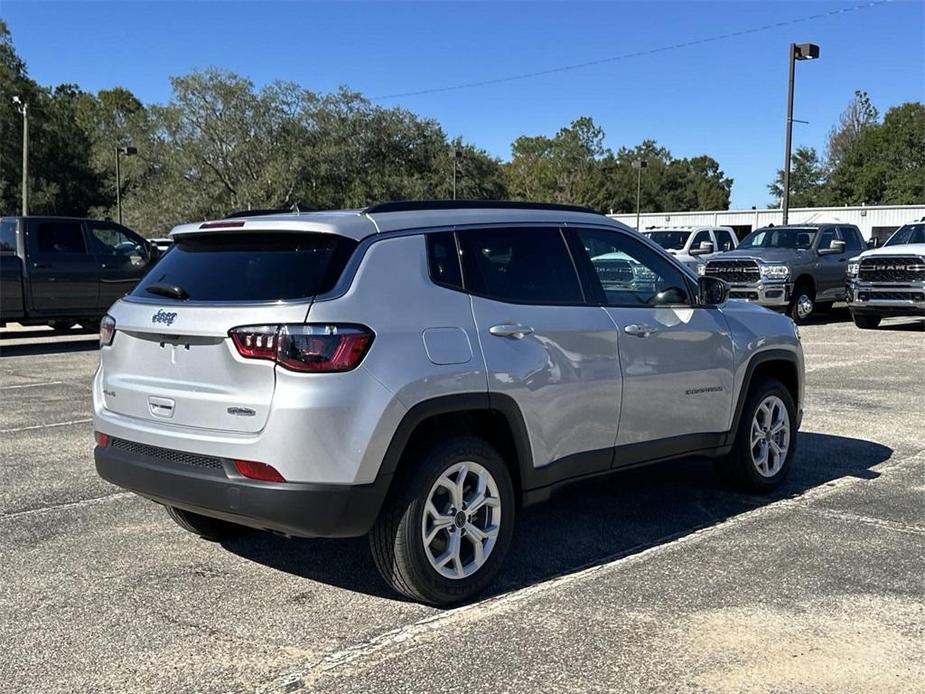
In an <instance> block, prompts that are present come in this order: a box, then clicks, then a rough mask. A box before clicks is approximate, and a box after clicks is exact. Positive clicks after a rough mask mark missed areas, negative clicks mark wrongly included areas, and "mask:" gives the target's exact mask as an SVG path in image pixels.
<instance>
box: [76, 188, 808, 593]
mask: <svg viewBox="0 0 925 694" xmlns="http://www.w3.org/2000/svg"><path fill="white" fill-rule="evenodd" d="M172 238H173V240H174V242H175V243H174V245H173V247H172V248H171V250H170V251H168V252H167V253H166V254H165V256H164V257H163V258H162V259H161V260H160V261H159V262H158V264H157V265H156V266H154V268H153V269H152V270H151V271H150V272H149V274H148V275H147V276H146V277H145V278H144V279H143V280H142V281H141V283H140V284H139V285H138V286H137V287H136V289H135V290H134V291H133V292H132V293H131V294H130V295H129V296H127V297H125V298H124V299H122V300H120V301H118V302H116V304H115V305H113V306H112V308H111V309H110V311H109V315H108V316H107V317H106V319H105V320H104V322H103V325H102V330H101V336H100V338H101V343H102V346H101V355H100V367H99V371H98V372H97V374H96V378H95V381H94V385H93V401H94V411H95V418H94V422H95V429H96V443H97V445H96V449H95V457H96V466H97V470H98V472H99V474H100V475H102V477H104V478H105V479H107V480H109V481H110V482H112V483H114V484H116V485H119V486H121V487H124V488H126V489H130V490H132V491H135V492H137V493H138V494H141V495H142V496H145V497H148V498H150V499H153V500H154V501H157V502H159V503H161V504H163V505H164V506H166V507H167V511H168V512H169V514H170V515H171V516H172V517H173V519H174V520H175V521H177V522H178V523H179V524H180V525H181V526H182V527H184V528H185V529H187V530H189V531H191V532H194V533H197V534H199V535H201V536H203V537H206V538H209V539H214V540H220V539H223V538H227V537H229V536H232V535H234V534H236V533H239V532H242V531H243V530H244V528H243V526H249V527H251V528H258V529H262V530H269V531H272V532H276V533H280V534H283V535H287V536H302V537H353V536H360V535H364V534H368V535H369V538H370V544H371V547H372V553H373V556H374V558H375V561H376V564H377V565H378V568H379V570H380V571H381V573H382V575H383V577H384V578H385V580H386V581H387V582H388V583H389V584H390V585H391V586H392V587H393V588H394V589H396V590H397V591H399V592H401V593H403V594H405V595H407V596H409V597H411V598H413V599H416V600H421V601H425V602H430V603H435V604H449V603H453V602H458V601H461V600H464V599H467V598H469V597H470V596H472V595H474V594H476V593H477V592H479V591H480V590H481V589H483V588H484V587H485V586H486V584H488V582H489V581H490V580H491V579H492V577H493V576H494V575H495V574H496V573H497V572H498V570H499V568H500V566H501V564H502V562H503V560H504V557H505V554H506V553H507V551H508V547H509V545H510V543H511V536H512V531H513V526H514V519H515V517H516V515H517V512H518V510H519V509H520V508H521V506H523V505H525V504H531V503H535V502H537V501H542V500H544V499H546V498H548V497H549V495H550V493H551V492H552V491H553V490H554V489H555V488H556V487H558V486H559V485H561V484H563V483H566V482H570V481H573V480H578V479H585V478H589V477H593V476H595V475H601V474H605V473H609V472H612V471H616V470H621V469H625V468H629V467H635V466H638V465H642V464H645V463H652V462H657V461H663V460H668V459H672V458H679V457H683V456H689V455H698V456H708V457H712V458H716V459H717V460H718V461H719V463H720V468H721V469H722V470H724V471H726V472H727V473H728V474H729V475H730V477H731V478H732V479H734V480H736V481H737V482H738V483H740V484H741V485H742V486H744V487H746V488H748V489H750V490H752V491H764V490H770V489H772V488H774V487H775V486H776V485H778V484H779V483H780V482H781V480H782V479H783V478H784V476H785V475H786V474H787V472H788V469H789V467H790V464H791V461H792V459H793V456H794V451H795V447H796V432H797V429H798V427H799V424H800V419H801V413H802V409H801V404H802V402H803V354H802V350H801V347H800V342H799V338H798V335H797V332H796V330H795V327H794V324H793V322H792V321H791V320H790V319H789V318H787V317H785V316H781V315H778V314H775V313H773V312H771V311H768V310H766V309H763V308H761V307H757V306H753V305H749V304H746V303H739V302H733V303H730V304H728V305H727V304H725V298H726V291H727V286H726V284H725V283H724V282H722V281H721V280H717V279H715V278H711V277H702V278H699V280H698V278H697V276H696V275H695V274H694V273H693V272H691V271H690V270H688V269H687V268H685V267H684V266H683V265H681V264H680V263H678V262H677V261H676V260H675V259H673V258H672V257H671V256H670V255H669V254H668V253H666V252H665V251H664V250H663V249H661V248H660V247H658V246H657V245H656V244H654V243H652V242H650V241H648V240H646V239H643V238H641V237H640V236H639V235H638V234H636V233H635V232H633V231H632V230H630V229H629V228H628V227H625V226H623V225H621V224H619V223H617V222H614V221H612V220H610V219H608V218H606V217H603V216H601V215H598V214H595V213H593V212H591V211H589V210H585V209H582V208H574V207H567V206H555V205H541V204H531V203H489V202H480V203H474V202H430V203H428V202H400V203H386V204H380V205H375V206H372V207H369V208H367V209H364V210H358V211H339V212H319V213H310V214H304V213H302V214H299V213H294V214H280V215H274V216H255V217H250V218H235V219H227V220H218V221H214V222H206V223H201V224H200V223H197V224H188V225H184V226H180V227H178V228H176V229H175V230H174V231H173V233H172Z"/></svg>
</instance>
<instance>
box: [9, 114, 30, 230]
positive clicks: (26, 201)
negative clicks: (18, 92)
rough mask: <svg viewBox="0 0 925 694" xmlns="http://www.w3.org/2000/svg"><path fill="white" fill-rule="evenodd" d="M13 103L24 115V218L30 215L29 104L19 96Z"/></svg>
mask: <svg viewBox="0 0 925 694" xmlns="http://www.w3.org/2000/svg"><path fill="white" fill-rule="evenodd" d="M13 103H14V104H15V105H16V107H17V110H18V111H19V112H20V113H21V114H22V216H23V217H25V216H26V215H27V214H29V104H27V103H26V102H25V101H23V100H22V99H21V98H19V97H18V96H14V97H13Z"/></svg>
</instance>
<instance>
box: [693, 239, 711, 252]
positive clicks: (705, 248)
mask: <svg viewBox="0 0 925 694" xmlns="http://www.w3.org/2000/svg"><path fill="white" fill-rule="evenodd" d="M712 252H713V242H712V241H701V242H700V246H699V247H698V248H692V249H691V255H709V254H710V253H712Z"/></svg>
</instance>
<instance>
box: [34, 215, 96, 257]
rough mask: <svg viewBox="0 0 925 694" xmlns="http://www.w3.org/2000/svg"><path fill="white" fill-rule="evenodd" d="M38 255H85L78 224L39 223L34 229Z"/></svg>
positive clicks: (82, 233) (82, 236) (80, 229)
mask: <svg viewBox="0 0 925 694" xmlns="http://www.w3.org/2000/svg"><path fill="white" fill-rule="evenodd" d="M35 236H36V240H35V247H36V249H37V250H38V252H39V253H86V252H87V244H86V243H85V242H84V232H83V228H82V226H81V224H80V222H39V223H38V224H37V225H36V227H35Z"/></svg>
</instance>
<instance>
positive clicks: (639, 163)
mask: <svg viewBox="0 0 925 694" xmlns="http://www.w3.org/2000/svg"><path fill="white" fill-rule="evenodd" d="M648 165H649V162H647V161H646V160H645V159H634V160H633V168H634V169H636V231H639V193H640V192H641V191H642V170H643V169H644V168H646V167H647V166H648Z"/></svg>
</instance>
